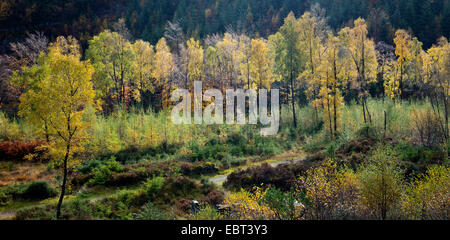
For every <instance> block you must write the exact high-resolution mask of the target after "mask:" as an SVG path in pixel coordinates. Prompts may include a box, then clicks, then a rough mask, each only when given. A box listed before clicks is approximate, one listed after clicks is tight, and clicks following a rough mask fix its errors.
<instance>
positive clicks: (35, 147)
mask: <svg viewBox="0 0 450 240" xmlns="http://www.w3.org/2000/svg"><path fill="white" fill-rule="evenodd" d="M43 145H44V142H42V141H31V142H20V141H6V142H2V143H0V161H16V162H21V161H24V160H26V158H25V157H26V156H29V155H35V156H37V157H35V158H34V159H38V160H43V156H44V154H45V150H44V149H43V148H40V147H41V146H43Z"/></svg>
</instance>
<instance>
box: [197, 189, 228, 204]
mask: <svg viewBox="0 0 450 240" xmlns="http://www.w3.org/2000/svg"><path fill="white" fill-rule="evenodd" d="M223 198H224V197H223V194H222V193H221V192H217V191H215V190H213V191H210V192H209V193H208V194H206V195H205V196H203V198H202V201H204V202H207V203H208V204H211V205H213V206H215V205H217V204H219V203H222V202H223Z"/></svg>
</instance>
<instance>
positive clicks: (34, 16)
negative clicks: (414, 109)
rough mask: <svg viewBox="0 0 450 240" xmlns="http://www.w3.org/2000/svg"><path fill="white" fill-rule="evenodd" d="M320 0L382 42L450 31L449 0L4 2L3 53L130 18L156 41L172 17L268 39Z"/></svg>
mask: <svg viewBox="0 0 450 240" xmlns="http://www.w3.org/2000/svg"><path fill="white" fill-rule="evenodd" d="M316 3H319V4H320V6H321V7H322V8H324V9H325V10H326V14H327V16H328V17H329V18H328V24H329V25H330V26H331V27H332V28H334V29H339V28H340V27H342V26H345V25H348V24H349V23H351V22H352V20H354V19H356V18H358V17H362V18H365V19H367V21H368V23H369V34H370V36H371V37H372V38H374V40H375V42H378V41H384V42H386V43H390V44H391V43H392V39H393V35H394V33H395V29H400V28H401V29H407V30H408V31H410V32H411V33H412V34H413V35H414V36H417V37H418V38H419V39H421V41H422V42H423V43H424V47H425V48H428V47H430V46H431V45H432V44H433V43H435V42H436V40H437V38H439V37H440V36H445V37H447V38H448V37H449V36H450V24H449V23H450V1H448V0H390V1H382V0H170V1H169V0H67V1H59V0H38V1H37V0H2V1H1V3H0V53H7V52H8V46H9V42H13V41H17V40H20V39H22V38H23V37H24V36H26V34H27V33H33V32H34V31H40V32H43V33H44V34H45V35H46V36H48V37H49V38H50V40H53V39H55V38H56V37H57V36H59V35H73V36H75V37H76V38H77V39H80V41H81V43H82V45H83V47H86V45H87V40H89V39H90V38H91V37H92V36H94V35H96V34H98V33H100V32H101V31H102V30H103V29H105V28H109V27H110V26H111V25H112V23H114V22H115V21H117V19H118V18H125V19H126V23H127V25H128V28H129V29H130V31H131V34H132V35H133V37H134V38H136V39H143V40H146V41H150V42H151V43H152V44H155V43H156V41H157V40H158V39H159V38H160V37H162V36H163V34H164V28H165V26H166V24H167V21H172V22H173V21H177V22H179V23H180V26H181V27H182V28H183V30H184V31H185V32H186V34H187V35H188V36H189V35H191V36H194V37H199V38H203V37H204V36H206V35H207V34H210V33H220V32H224V31H226V29H227V28H230V27H231V28H232V29H234V30H235V31H239V32H246V33H247V34H250V35H255V36H261V37H267V36H268V35H270V34H272V33H274V32H276V31H277V30H278V28H279V27H280V26H281V25H282V24H283V19H284V18H285V17H286V16H287V14H288V13H289V12H290V11H293V12H294V13H295V15H297V16H300V15H301V14H302V13H303V12H304V11H307V10H308V9H310V7H311V5H313V4H316Z"/></svg>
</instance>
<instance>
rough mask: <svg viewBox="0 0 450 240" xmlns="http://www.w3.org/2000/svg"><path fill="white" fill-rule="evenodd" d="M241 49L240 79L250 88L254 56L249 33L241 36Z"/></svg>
mask: <svg viewBox="0 0 450 240" xmlns="http://www.w3.org/2000/svg"><path fill="white" fill-rule="evenodd" d="M239 51H240V52H241V54H240V56H241V59H240V70H241V79H240V81H241V82H242V83H244V85H246V86H247V89H250V88H251V87H250V65H251V63H250V59H251V56H252V39H250V38H249V37H248V36H247V35H241V36H240V37H239Z"/></svg>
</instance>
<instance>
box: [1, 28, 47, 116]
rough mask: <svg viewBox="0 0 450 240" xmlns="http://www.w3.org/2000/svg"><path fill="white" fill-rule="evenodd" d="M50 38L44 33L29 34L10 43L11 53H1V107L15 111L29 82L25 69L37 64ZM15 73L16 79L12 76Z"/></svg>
mask: <svg viewBox="0 0 450 240" xmlns="http://www.w3.org/2000/svg"><path fill="white" fill-rule="evenodd" d="M47 45H48V40H47V38H46V37H45V36H44V34H42V33H40V32H36V33H34V34H28V35H27V37H26V38H25V40H24V41H22V42H17V43H10V51H11V53H10V54H5V55H0V108H2V109H3V110H8V111H11V112H13V111H15V110H16V104H17V103H18V102H19V96H20V94H21V93H23V92H25V91H26V90H27V89H28V87H29V85H28V84H29V83H28V80H29V78H28V77H24V75H27V74H28V73H24V72H23V71H26V70H30V69H29V68H30V67H32V66H33V65H35V64H36V63H37V62H38V60H39V56H40V54H41V53H42V52H46V51H47ZM13 75H14V79H11V77H12V76H13Z"/></svg>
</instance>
